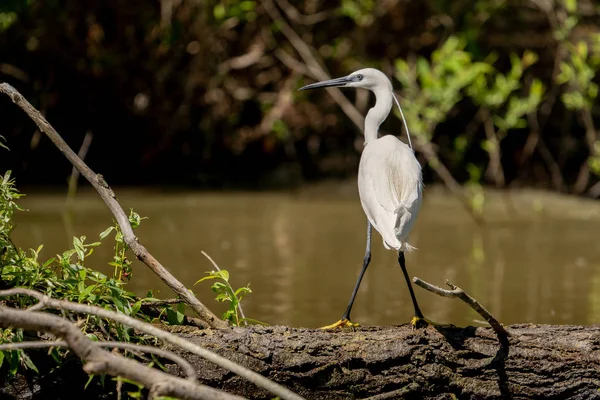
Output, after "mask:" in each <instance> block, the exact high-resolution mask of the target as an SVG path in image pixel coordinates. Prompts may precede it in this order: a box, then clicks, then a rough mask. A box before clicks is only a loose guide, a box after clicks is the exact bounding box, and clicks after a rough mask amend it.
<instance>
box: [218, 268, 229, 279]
mask: <svg viewBox="0 0 600 400" xmlns="http://www.w3.org/2000/svg"><path fill="white" fill-rule="evenodd" d="M217 275H219V276H220V277H221V278H222V279H223V280H224V281H227V282H229V272H228V271H227V270H225V269H222V270H220V271H218V272H217Z"/></svg>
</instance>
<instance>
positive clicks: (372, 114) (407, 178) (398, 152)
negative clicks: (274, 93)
mask: <svg viewBox="0 0 600 400" xmlns="http://www.w3.org/2000/svg"><path fill="white" fill-rule="evenodd" d="M324 87H353V88H364V89H369V90H370V91H371V92H373V93H374V94H375V100H376V102H375V106H373V108H371V109H370V110H369V112H368V113H367V117H366V118H365V128H364V136H365V147H364V150H363V153H362V155H361V157H360V164H359V167H358V192H359V195H360V202H361V204H362V207H363V210H364V212H365V214H366V215H367V219H368V222H367V247H366V252H365V258H364V263H363V267H362V270H361V272H360V275H359V276H358V280H357V281H356V285H355V287H354V290H353V292H352V296H351V297H350V302H349V303H348V307H347V308H346V312H345V313H344V315H343V316H342V319H340V320H339V321H337V322H336V323H334V324H332V325H328V326H326V327H324V328H325V329H329V328H335V327H341V326H356V325H357V324H353V323H352V322H351V320H350V311H351V310H352V305H353V303H354V299H355V297H356V294H357V292H358V288H359V286H360V282H361V280H362V278H363V276H364V274H365V272H366V270H367V267H368V266H369V262H370V261H371V226H373V227H374V228H375V229H376V230H377V231H378V232H379V233H380V234H381V237H382V238H383V245H384V246H385V248H386V249H388V250H391V249H394V250H396V251H398V263H399V264H400V267H401V268H402V273H403V274H404V279H405V280H406V284H407V285H408V291H409V293H410V297H411V299H412V303H413V306H414V311H415V315H414V317H413V319H412V321H411V323H412V324H413V325H414V326H421V325H423V324H424V323H426V322H425V318H424V317H423V314H422V313H421V310H420V309H419V304H418V303H417V298H416V297H415V293H414V291H413V288H412V285H411V281H410V278H409V276H408V272H407V270H406V261H405V258H404V252H406V251H411V250H414V249H415V248H414V247H413V246H411V245H410V244H408V234H409V233H410V230H411V228H412V226H413V225H414V223H415V221H416V219H417V214H418V212H419V208H420V207H421V199H422V197H421V196H422V190H423V184H422V178H421V165H420V164H419V162H418V161H417V159H416V157H415V155H414V152H413V150H412V147H409V146H407V145H406V144H404V143H403V142H401V141H400V140H399V139H398V138H396V137H395V136H391V135H387V136H383V137H378V131H379V126H380V125H381V123H382V122H383V121H384V120H385V119H386V118H387V116H388V115H389V113H390V110H391V109H392V105H393V103H392V101H393V100H396V98H395V97H394V93H393V88H392V83H391V82H390V80H389V79H388V78H387V76H385V74H384V73H382V72H381V71H379V70H376V69H373V68H365V69H361V70H359V71H356V72H353V73H351V74H350V75H348V76H345V77H342V78H336V79H331V80H327V81H323V82H317V83H313V84H311V85H307V86H304V87H302V88H300V89H299V90H309V89H317V88H324ZM396 102H397V100H396ZM398 107H400V104H398ZM400 112H402V109H400ZM403 118H404V116H403ZM404 123H405V127H406V121H405V122H404ZM407 134H408V128H407ZM409 143H410V136H409Z"/></svg>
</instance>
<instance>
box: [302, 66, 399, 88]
mask: <svg viewBox="0 0 600 400" xmlns="http://www.w3.org/2000/svg"><path fill="white" fill-rule="evenodd" d="M323 87H359V88H365V89H369V90H371V91H373V92H375V91H378V90H383V89H387V90H390V91H391V90H392V83H391V82H390V80H389V79H388V77H387V76H385V74H384V73H383V72H381V71H379V70H377V69H375V68H364V69H359V70H358V71H356V72H353V73H351V74H350V75H348V76H344V77H341V78H335V79H330V80H328V81H323V82H317V83H312V84H310V85H306V86H304V87H301V88H300V89H298V90H309V89H318V88H323Z"/></svg>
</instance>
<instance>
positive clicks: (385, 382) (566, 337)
mask: <svg viewBox="0 0 600 400" xmlns="http://www.w3.org/2000/svg"><path fill="white" fill-rule="evenodd" d="M506 329H507V331H509V333H510V334H511V336H510V338H509V344H508V346H501V345H500V344H499V342H498V339H497V337H496V335H495V333H494V331H493V330H492V329H491V328H474V327H467V328H456V327H444V328H433V327H428V328H427V329H421V330H413V329H412V328H411V327H410V326H409V325H403V326H397V327H366V328H362V327H361V328H357V329H356V330H355V331H334V332H327V331H322V330H315V329H297V328H289V327H282V326H273V327H251V328H232V329H227V330H220V331H215V330H198V329H195V328H193V329H190V328H183V329H182V330H181V331H180V332H179V333H178V334H179V335H180V336H182V337H183V338H185V339H187V340H190V341H192V342H194V343H196V344H198V345H201V346H203V347H206V348H209V349H211V350H212V351H214V352H216V353H218V354H220V355H222V356H224V357H226V358H228V359H230V360H232V361H234V362H237V363H239V364H241V365H244V366H246V367H248V368H251V369H253V370H255V371H257V372H259V373H260V374H262V375H264V376H266V377H268V378H270V379H272V380H274V381H276V382H278V383H280V384H282V385H284V386H286V387H288V388H289V389H291V390H292V391H294V392H296V393H297V394H299V395H301V396H304V397H306V398H307V399H322V400H338V399H364V398H370V399H371V400H382V399H397V398H418V399H428V398H429V399H454V398H459V399H501V398H502V399H503V398H513V399H532V398H544V399H567V398H568V399H596V398H599V399H600V325H594V326H568V325H562V326H555V325H531V324H528V325H512V326H509V327H506ZM168 350H170V351H172V352H174V353H177V354H179V355H181V356H182V357H184V358H186V359H187V361H189V362H191V363H192V365H193V366H194V367H195V369H196V371H197V372H198V378H199V381H200V382H201V383H204V384H206V385H209V386H212V387H215V388H219V389H222V390H225V391H227V392H229V393H232V394H237V395H240V396H245V397H248V398H250V399H270V398H272V396H271V395H270V394H269V393H268V392H266V391H264V390H262V389H258V388H257V387H256V386H254V385H252V384H251V383H249V382H247V381H245V380H243V379H242V378H240V377H238V376H236V375H234V374H231V373H230V372H227V371H225V370H224V369H221V368H219V367H217V366H215V365H213V364H211V363H209V362H207V361H205V360H203V359H201V358H200V357H198V356H194V355H190V354H187V353H185V352H183V351H182V350H181V349H178V348H175V347H170V346H169V347H168ZM169 369H171V371H170V372H173V373H177V369H178V367H176V366H175V365H171V366H170V367H169Z"/></svg>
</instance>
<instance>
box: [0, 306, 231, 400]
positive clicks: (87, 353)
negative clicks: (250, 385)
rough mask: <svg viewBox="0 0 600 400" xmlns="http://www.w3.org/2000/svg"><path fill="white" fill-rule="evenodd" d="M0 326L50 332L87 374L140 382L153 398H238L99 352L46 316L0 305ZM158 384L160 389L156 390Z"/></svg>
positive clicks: (78, 334) (59, 320)
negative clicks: (73, 354)
mask: <svg viewBox="0 0 600 400" xmlns="http://www.w3.org/2000/svg"><path fill="white" fill-rule="evenodd" d="M0 325H1V326H3V327H7V328H8V327H18V328H22V329H28V330H35V331H41V332H52V333H53V334H54V335H56V336H58V337H62V338H64V340H65V342H66V344H68V346H69V348H71V349H72V350H73V352H74V353H75V354H76V355H77V356H78V357H79V358H81V359H82V360H84V361H86V363H85V365H84V366H83V369H84V370H85V371H86V372H87V373H89V374H94V375H98V374H109V375H111V376H121V377H125V378H127V379H131V380H133V381H135V382H139V383H140V384H142V385H144V386H145V387H147V388H150V391H151V392H152V393H154V394H155V395H168V396H176V397H179V398H182V399H190V400H195V399H224V400H230V399H241V397H238V396H234V395H230V394H227V393H225V392H222V391H220V390H217V389H213V388H210V387H208V386H204V385H200V384H198V383H195V382H192V381H190V380H186V379H181V378H177V377H174V376H171V375H169V374H166V373H164V372H162V371H159V370H157V369H152V368H147V367H145V366H143V365H142V364H140V363H138V362H137V361H134V360H131V359H128V358H125V357H122V356H119V355H116V354H112V353H110V352H107V351H105V350H102V349H101V348H100V346H98V345H97V343H94V342H92V341H91V340H89V339H88V338H86V337H85V335H84V334H83V333H82V332H81V331H80V330H79V329H78V328H77V327H76V326H75V325H73V324H72V323H71V322H69V321H67V320H65V319H63V318H61V317H58V316H55V315H51V314H48V313H43V312H37V311H23V310H15V309H12V308H9V307H3V306H0ZM157 385H159V387H158V388H157Z"/></svg>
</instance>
